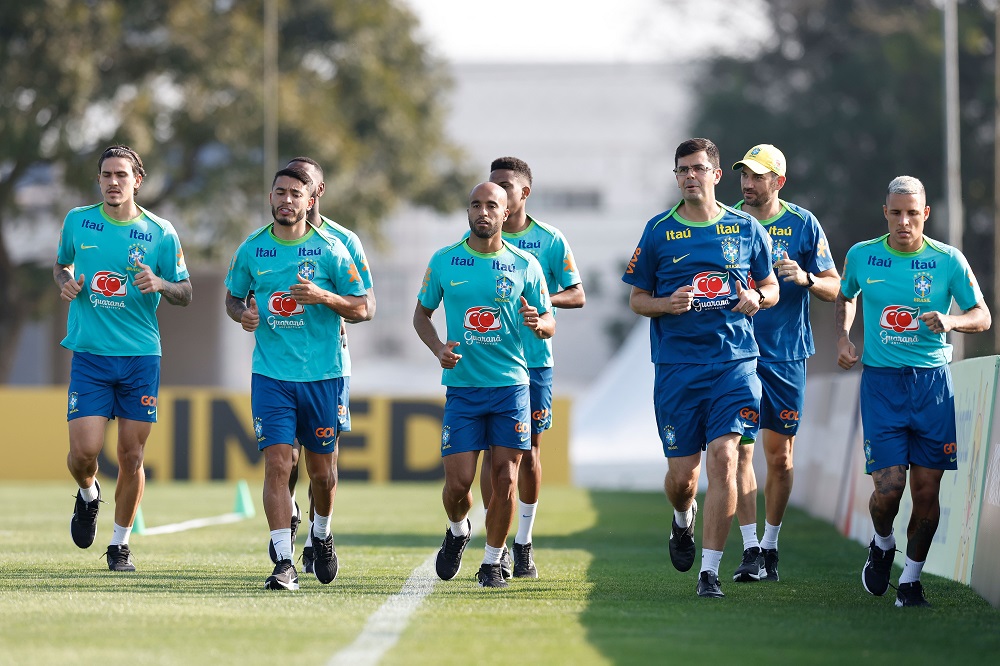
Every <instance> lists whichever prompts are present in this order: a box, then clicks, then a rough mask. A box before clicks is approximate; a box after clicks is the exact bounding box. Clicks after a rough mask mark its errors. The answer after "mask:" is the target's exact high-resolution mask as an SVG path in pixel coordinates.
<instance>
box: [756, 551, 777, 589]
mask: <svg viewBox="0 0 1000 666" xmlns="http://www.w3.org/2000/svg"><path fill="white" fill-rule="evenodd" d="M760 552H761V553H762V554H763V555H764V572H765V574H766V575H765V576H764V580H770V581H774V582H777V581H778V580H780V579H779V578H778V549H777V548H762V549H761V551H760Z"/></svg>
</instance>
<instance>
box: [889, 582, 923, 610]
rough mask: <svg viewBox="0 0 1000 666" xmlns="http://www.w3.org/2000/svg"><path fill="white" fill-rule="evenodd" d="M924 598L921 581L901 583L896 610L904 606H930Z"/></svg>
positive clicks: (897, 592) (897, 589)
mask: <svg viewBox="0 0 1000 666" xmlns="http://www.w3.org/2000/svg"><path fill="white" fill-rule="evenodd" d="M930 605H931V604H930V602H928V601H927V599H925V598H924V586H923V585H921V584H920V581H919V580H915V581H913V582H912V583H900V584H899V587H897V588H896V608H902V607H903V606H930Z"/></svg>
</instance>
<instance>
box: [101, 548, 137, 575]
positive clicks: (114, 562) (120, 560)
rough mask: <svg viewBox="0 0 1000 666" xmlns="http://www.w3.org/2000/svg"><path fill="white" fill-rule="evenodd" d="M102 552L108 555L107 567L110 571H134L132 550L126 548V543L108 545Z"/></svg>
mask: <svg viewBox="0 0 1000 666" xmlns="http://www.w3.org/2000/svg"><path fill="white" fill-rule="evenodd" d="M104 554H105V555H107V557H108V569H110V570H111V571H135V563H134V562H133V561H132V551H130V550H129V549H128V544H127V543H123V544H122V545H120V546H108V550H107V551H105V553H104Z"/></svg>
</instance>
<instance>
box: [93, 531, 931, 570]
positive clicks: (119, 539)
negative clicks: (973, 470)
mask: <svg viewBox="0 0 1000 666" xmlns="http://www.w3.org/2000/svg"><path fill="white" fill-rule="evenodd" d="M130 534H132V526H131V525H129V526H128V527H122V526H121V525H119V524H118V523H115V531H114V533H112V535H111V545H112V546H127V545H128V537H129V535H130ZM921 564H923V562H921Z"/></svg>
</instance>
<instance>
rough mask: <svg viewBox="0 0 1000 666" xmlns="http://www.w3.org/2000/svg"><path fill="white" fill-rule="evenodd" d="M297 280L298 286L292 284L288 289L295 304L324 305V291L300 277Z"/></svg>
mask: <svg viewBox="0 0 1000 666" xmlns="http://www.w3.org/2000/svg"><path fill="white" fill-rule="evenodd" d="M298 278H299V282H298V284H293V285H292V286H291V287H289V288H288V291H290V292H291V293H292V298H294V299H295V302H296V303H298V304H299V305H322V304H324V303H326V294H327V292H326V291H325V290H324V289H320V288H319V287H317V286H316V285H315V284H313V283H312V282H310V281H309V280H307V279H305V278H304V277H302V276H301V275H299V276H298Z"/></svg>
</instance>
